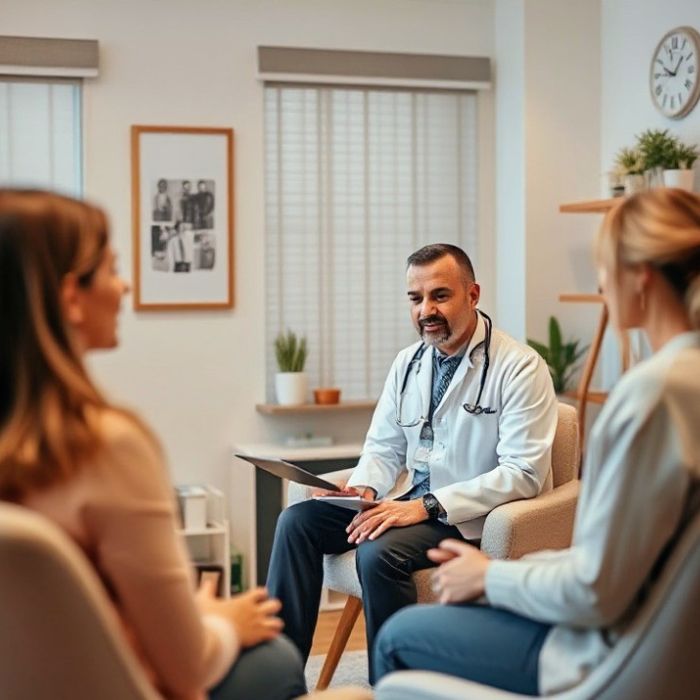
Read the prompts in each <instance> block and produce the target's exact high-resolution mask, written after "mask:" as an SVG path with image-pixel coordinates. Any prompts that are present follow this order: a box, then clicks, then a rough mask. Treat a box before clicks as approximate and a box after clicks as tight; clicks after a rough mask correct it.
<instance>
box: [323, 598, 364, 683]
mask: <svg viewBox="0 0 700 700" xmlns="http://www.w3.org/2000/svg"><path fill="white" fill-rule="evenodd" d="M361 610H362V601H361V600H360V599H359V598H355V597H354V596H348V602H347V603H345V608H344V609H343V614H342V615H341V616H340V621H339V622H338V626H337V627H336V628H335V634H334V635H333V640H332V641H331V646H330V648H329V649H328V654H326V660H325V661H324V663H323V668H322V669H321V674H320V675H319V677H318V683H317V684H316V690H325V689H326V688H327V687H328V685H329V684H330V682H331V680H333V674H334V673H335V669H336V668H337V667H338V662H339V661H340V657H341V656H342V655H343V652H344V651H345V647H346V646H347V643H348V639H349V638H350V634H351V632H352V628H353V627H354V626H355V623H356V622H357V618H358V617H359V615H360V611H361Z"/></svg>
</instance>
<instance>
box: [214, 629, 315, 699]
mask: <svg viewBox="0 0 700 700" xmlns="http://www.w3.org/2000/svg"><path fill="white" fill-rule="evenodd" d="M305 693H306V681H305V680H304V667H303V665H302V663H301V656H300V655H299V652H298V651H297V650H296V647H295V646H294V645H293V644H292V643H291V642H290V641H289V640H288V639H287V638H286V637H278V638H277V639H275V640H273V641H271V642H266V643H265V644H259V645H258V646H256V647H253V648H252V649H246V650H245V651H244V652H243V653H242V654H241V655H240V656H239V657H238V659H237V660H236V661H235V663H234V664H233V666H231V668H230V669H229V672H228V674H226V676H224V678H223V679H222V680H221V681H220V682H219V684H218V685H217V686H215V687H214V688H212V689H211V690H210V691H209V698H210V700H263V698H264V700H290V698H297V697H299V696H300V695H304V694H305Z"/></svg>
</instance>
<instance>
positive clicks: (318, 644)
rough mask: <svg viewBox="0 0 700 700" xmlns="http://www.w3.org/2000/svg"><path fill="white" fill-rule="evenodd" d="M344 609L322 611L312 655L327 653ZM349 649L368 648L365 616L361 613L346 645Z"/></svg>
mask: <svg viewBox="0 0 700 700" xmlns="http://www.w3.org/2000/svg"><path fill="white" fill-rule="evenodd" d="M342 612H343V611H342V610H329V611H327V612H322V613H320V614H319V616H318V624H317V625H316V634H315V635H314V642H313V645H312V647H311V656H315V655H316V654H325V653H326V652H327V651H328V647H329V646H330V643H331V639H333V634H334V633H335V628H336V627H337V626H338V620H340V615H341V614H342ZM345 648H346V649H347V650H348V651H356V650H358V649H366V648H367V640H366V638H365V616H364V615H363V614H362V613H360V617H359V618H358V619H357V622H356V623H355V628H354V629H353V631H352V634H351V635H350V639H349V640H348V645H347V647H345Z"/></svg>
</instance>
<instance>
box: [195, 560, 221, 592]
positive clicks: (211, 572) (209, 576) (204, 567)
mask: <svg viewBox="0 0 700 700" xmlns="http://www.w3.org/2000/svg"><path fill="white" fill-rule="evenodd" d="M195 570H196V572H197V584H198V585H201V584H203V583H206V582H207V581H208V582H210V583H211V584H212V588H213V589H214V591H215V592H216V595H217V597H219V598H221V597H223V594H224V569H223V567H222V566H219V565H218V564H198V563H195Z"/></svg>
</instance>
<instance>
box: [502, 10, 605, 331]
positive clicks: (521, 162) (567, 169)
mask: <svg viewBox="0 0 700 700" xmlns="http://www.w3.org/2000/svg"><path fill="white" fill-rule="evenodd" d="M495 46H496V53H495V60H496V79H497V85H496V222H497V225H496V230H497V250H498V255H497V270H498V322H499V324H500V325H501V326H503V327H505V328H506V329H507V330H508V331H509V332H511V333H512V334H513V335H515V336H516V337H518V338H519V339H521V340H523V339H524V338H525V337H534V338H537V339H540V340H545V339H546V337H547V321H548V319H549V316H550V315H556V316H557V317H558V318H559V319H560V321H561V323H562V327H563V330H564V332H565V334H566V335H567V336H574V337H579V338H583V339H587V338H590V336H591V335H592V332H593V328H594V324H595V317H596V314H597V312H598V309H597V308H595V307H589V308H582V307H571V306H563V305H561V304H559V302H558V297H559V294H560V293H562V292H593V291H595V289H596V284H595V275H594V271H593V267H592V264H591V255H590V248H591V241H592V224H593V223H594V222H593V220H591V219H589V220H585V219H584V218H581V217H572V216H566V215H562V214H560V213H559V211H558V210H559V205H560V204H561V203H563V202H568V201H574V200H577V199H590V198H596V197H597V196H598V194H599V181H600V177H599V170H600V167H599V144H600V2H599V0H586V2H581V1H580V0H496V5H495Z"/></svg>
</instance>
